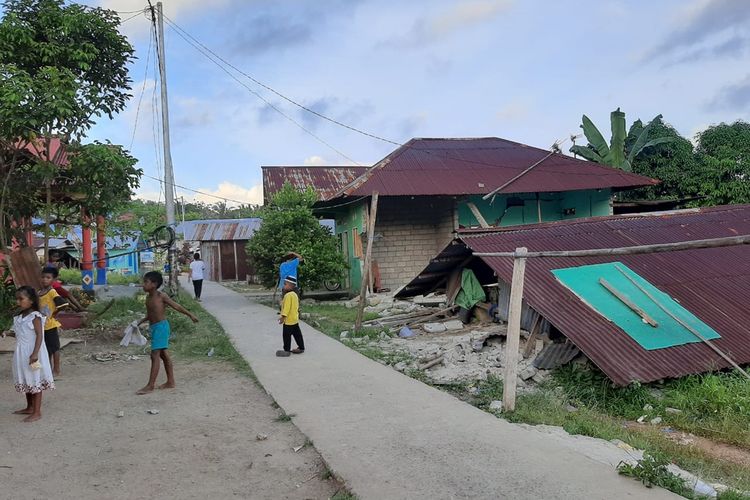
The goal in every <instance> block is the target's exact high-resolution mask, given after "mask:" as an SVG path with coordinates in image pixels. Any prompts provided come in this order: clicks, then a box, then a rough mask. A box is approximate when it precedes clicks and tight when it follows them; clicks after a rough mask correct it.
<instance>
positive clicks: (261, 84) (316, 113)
mask: <svg viewBox="0 0 750 500" xmlns="http://www.w3.org/2000/svg"><path fill="white" fill-rule="evenodd" d="M164 19H165V20H166V21H167V22H168V23H169V24H170V25H171V26H172V27H173V28H174V29H175V30H176V31H178V32H181V34H184V36H183V38H184V37H188V38H190V40H192V41H193V42H195V44H197V45H199V46H200V47H202V48H203V49H204V50H205V51H206V52H208V53H210V54H211V55H213V56H214V57H215V58H217V59H218V60H220V61H221V62H223V63H224V64H226V65H227V66H229V67H230V68H232V69H233V70H235V71H236V72H237V73H239V74H241V75H242V76H244V77H246V78H248V79H249V80H251V81H252V82H253V83H255V84H256V85H259V86H260V87H263V88H264V89H266V90H268V91H269V92H272V93H274V94H276V95H277V96H279V97H280V98H282V99H284V100H285V101H287V102H289V103H291V104H293V105H295V106H297V107H298V108H300V109H302V110H304V111H307V112H308V113H311V114H313V115H315V116H317V117H318V118H322V119H323V120H327V121H329V122H331V123H334V124H336V125H338V126H340V127H344V128H347V129H349V130H351V131H353V132H356V133H358V134H362V135H364V136H367V137H371V138H373V139H377V140H379V141H383V142H386V143H388V144H393V145H396V146H403V144H401V143H400V142H397V141H392V140H390V139H386V138H384V137H381V136H379V135H376V134H373V133H371V132H366V131H364V130H362V129H359V128H357V127H353V126H351V125H347V124H346V123H343V122H341V121H339V120H336V119H335V118H331V117H329V116H326V115H324V114H322V113H319V112H317V111H315V110H314V109H311V108H308V107H307V106H305V105H303V104H300V103H299V102H297V101H295V100H294V99H292V98H291V97H287V96H286V95H284V94H282V93H281V92H279V91H277V90H276V89H274V88H272V87H270V86H268V85H266V84H265V83H263V82H261V81H259V80H258V79H256V78H254V77H253V76H252V75H249V74H248V73H246V72H244V71H243V70H241V69H240V68H238V67H237V66H235V65H234V64H232V63H230V62H229V61H227V60H226V59H224V58H223V57H221V56H220V55H219V54H217V53H216V52H214V51H213V50H211V49H210V48H208V47H207V46H206V45H205V44H203V43H202V42H200V41H199V40H198V39H196V38H195V37H194V36H192V35H191V34H190V33H188V32H187V31H186V30H184V29H183V28H182V27H180V26H179V25H178V24H177V23H176V22H174V21H173V20H172V19H170V18H169V17H167V16H166V15H165V16H164Z"/></svg>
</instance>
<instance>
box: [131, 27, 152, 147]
mask: <svg viewBox="0 0 750 500" xmlns="http://www.w3.org/2000/svg"><path fill="white" fill-rule="evenodd" d="M153 43H154V32H153V31H151V32H150V33H149V38H148V51H147V53H146V74H145V75H143V86H141V95H140V96H139V97H138V106H137V107H136V109H135V121H134V123H133V135H132V137H131V138H130V146H128V150H132V149H133V143H134V142H135V133H136V131H137V130H138V117H139V115H140V113H141V103H142V102H143V95H144V94H145V93H146V84H147V83H148V72H149V70H150V69H151V67H150V64H151V48H152V47H153Z"/></svg>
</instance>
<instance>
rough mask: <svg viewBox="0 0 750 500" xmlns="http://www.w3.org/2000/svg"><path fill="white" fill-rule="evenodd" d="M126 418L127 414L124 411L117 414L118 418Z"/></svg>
mask: <svg viewBox="0 0 750 500" xmlns="http://www.w3.org/2000/svg"><path fill="white" fill-rule="evenodd" d="M124 416H125V412H124V411H120V412H118V413H117V418H122V417H124Z"/></svg>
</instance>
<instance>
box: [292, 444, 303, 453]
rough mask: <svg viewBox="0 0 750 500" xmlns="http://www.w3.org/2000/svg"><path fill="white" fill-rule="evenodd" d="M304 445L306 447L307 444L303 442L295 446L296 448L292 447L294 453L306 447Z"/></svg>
mask: <svg viewBox="0 0 750 500" xmlns="http://www.w3.org/2000/svg"><path fill="white" fill-rule="evenodd" d="M304 447H305V445H304V444H302V445H299V446H295V447H294V448H292V449H293V450H294V453H299V451H300V450H301V449H302V448H304Z"/></svg>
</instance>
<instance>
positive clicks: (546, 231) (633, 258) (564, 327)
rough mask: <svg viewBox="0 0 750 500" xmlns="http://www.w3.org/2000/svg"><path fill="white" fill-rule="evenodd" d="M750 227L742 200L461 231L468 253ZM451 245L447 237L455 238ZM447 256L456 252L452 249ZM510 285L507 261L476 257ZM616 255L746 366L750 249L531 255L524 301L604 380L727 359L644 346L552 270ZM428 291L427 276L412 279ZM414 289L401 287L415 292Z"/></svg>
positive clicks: (668, 373) (712, 365)
mask: <svg viewBox="0 0 750 500" xmlns="http://www.w3.org/2000/svg"><path fill="white" fill-rule="evenodd" d="M744 234H750V205H736V206H724V207H713V208H705V209H701V210H684V211H675V212H663V213H655V214H640V215H628V216H620V217H603V218H592V219H578V220H571V221H564V222H557V223H547V224H538V225H533V226H517V227H515V228H511V229H507V230H502V231H496V232H493V233H484V234H481V233H477V232H473V233H462V234H459V238H460V241H461V242H462V243H463V244H464V245H465V246H466V247H468V249H470V250H472V251H474V252H504V251H513V250H515V249H516V248H517V247H522V246H525V247H527V248H528V249H529V250H530V251H541V250H583V249H590V248H613V247H627V246H636V245H648V244H656V243H672V242H681V241H691V240H699V239H708V238H720V237H725V236H737V235H744ZM454 246H455V244H454ZM451 252H453V253H455V252H456V250H455V249H451ZM481 259H482V260H483V261H484V262H485V263H486V264H487V265H488V266H489V267H490V268H492V270H493V271H494V272H495V273H496V274H497V275H498V277H499V278H500V279H502V280H503V281H505V282H507V283H510V282H511V279H512V269H513V262H512V259H510V258H501V257H481ZM615 261H620V262H623V263H624V264H625V265H627V266H628V267H629V268H630V269H632V270H633V271H635V272H636V273H638V274H639V275H640V276H642V277H643V278H645V279H646V280H648V281H649V282H651V283H652V284H654V285H655V286H656V287H658V288H659V289H661V290H662V291H664V292H666V293H668V294H669V295H670V296H672V297H673V298H674V299H675V300H677V301H678V302H679V303H680V304H681V305H682V306H683V307H685V308H686V309H688V310H689V311H691V312H692V313H693V314H694V315H696V316H697V317H698V318H700V319H701V320H702V321H703V322H705V323H706V324H708V325H709V326H711V327H712V328H713V329H714V330H716V331H717V332H718V333H719V334H720V335H721V338H720V339H717V340H714V341H712V342H713V343H714V344H715V345H716V346H717V347H718V348H719V349H721V350H722V351H724V352H726V353H727V354H728V355H729V356H730V357H732V358H733V359H734V360H735V361H736V362H737V363H739V364H744V363H750V328H749V327H748V325H750V308H748V304H749V303H750V246H747V245H745V246H735V247H724V248H714V249H702V250H683V251H676V252H667V253H659V254H645V255H623V256H616V257H586V258H534V259H528V261H527V264H526V281H525V289H524V298H525V299H526V301H527V302H528V304H529V305H530V306H531V307H532V308H533V309H535V310H536V311H538V312H539V313H540V314H541V315H542V316H544V317H545V318H546V319H547V320H549V321H550V323H552V324H553V325H554V326H555V327H557V328H558V329H559V330H560V331H561V332H562V333H563V334H564V335H565V336H566V337H568V339H570V340H571V341H572V342H573V343H575V345H576V346H578V347H579V348H580V349H581V351H583V352H584V354H586V356H588V357H589V359H591V360H592V361H593V362H594V363H595V364H596V365H597V366H598V367H599V368H600V369H601V370H602V371H603V372H604V373H605V374H606V375H607V376H608V377H610V378H611V379H612V380H613V381H614V382H615V383H617V384H620V385H625V384H628V383H630V382H632V381H640V382H650V381H653V380H658V379H662V378H674V377H680V376H684V375H687V374H691V373H701V372H705V371H710V370H714V369H718V368H726V367H727V366H728V363H727V362H726V361H725V360H723V359H722V358H721V357H719V356H718V355H717V354H716V353H715V352H714V351H712V350H711V349H710V348H709V347H708V346H706V345H704V344H703V343H700V342H699V343H693V344H687V345H681V346H675V347H669V348H666V349H657V350H651V351H647V350H645V349H643V348H642V347H640V346H639V345H638V344H637V343H636V342H635V341H634V340H633V339H632V338H630V336H628V335H627V334H626V333H625V332H624V331H622V330H621V329H620V328H619V327H617V326H616V325H614V324H613V323H610V322H609V321H608V320H606V319H605V318H604V317H602V316H600V315H599V314H597V313H596V312H595V311H594V310H593V309H591V308H590V307H588V306H587V305H586V304H584V303H583V302H582V301H581V300H579V299H578V297H576V296H575V295H574V294H573V293H572V292H571V291H570V290H568V289H567V288H566V287H565V286H563V285H562V284H561V283H559V282H558V281H557V280H556V279H555V277H554V276H553V275H552V272H551V271H552V270H553V269H559V268H567V267H574V266H583V265H589V264H597V263H604V262H615ZM417 284H418V287H423V288H429V286H430V283H425V282H424V281H422V282H417ZM414 291H415V289H414V288H412V289H411V292H409V294H412V295H413V294H414Z"/></svg>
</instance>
